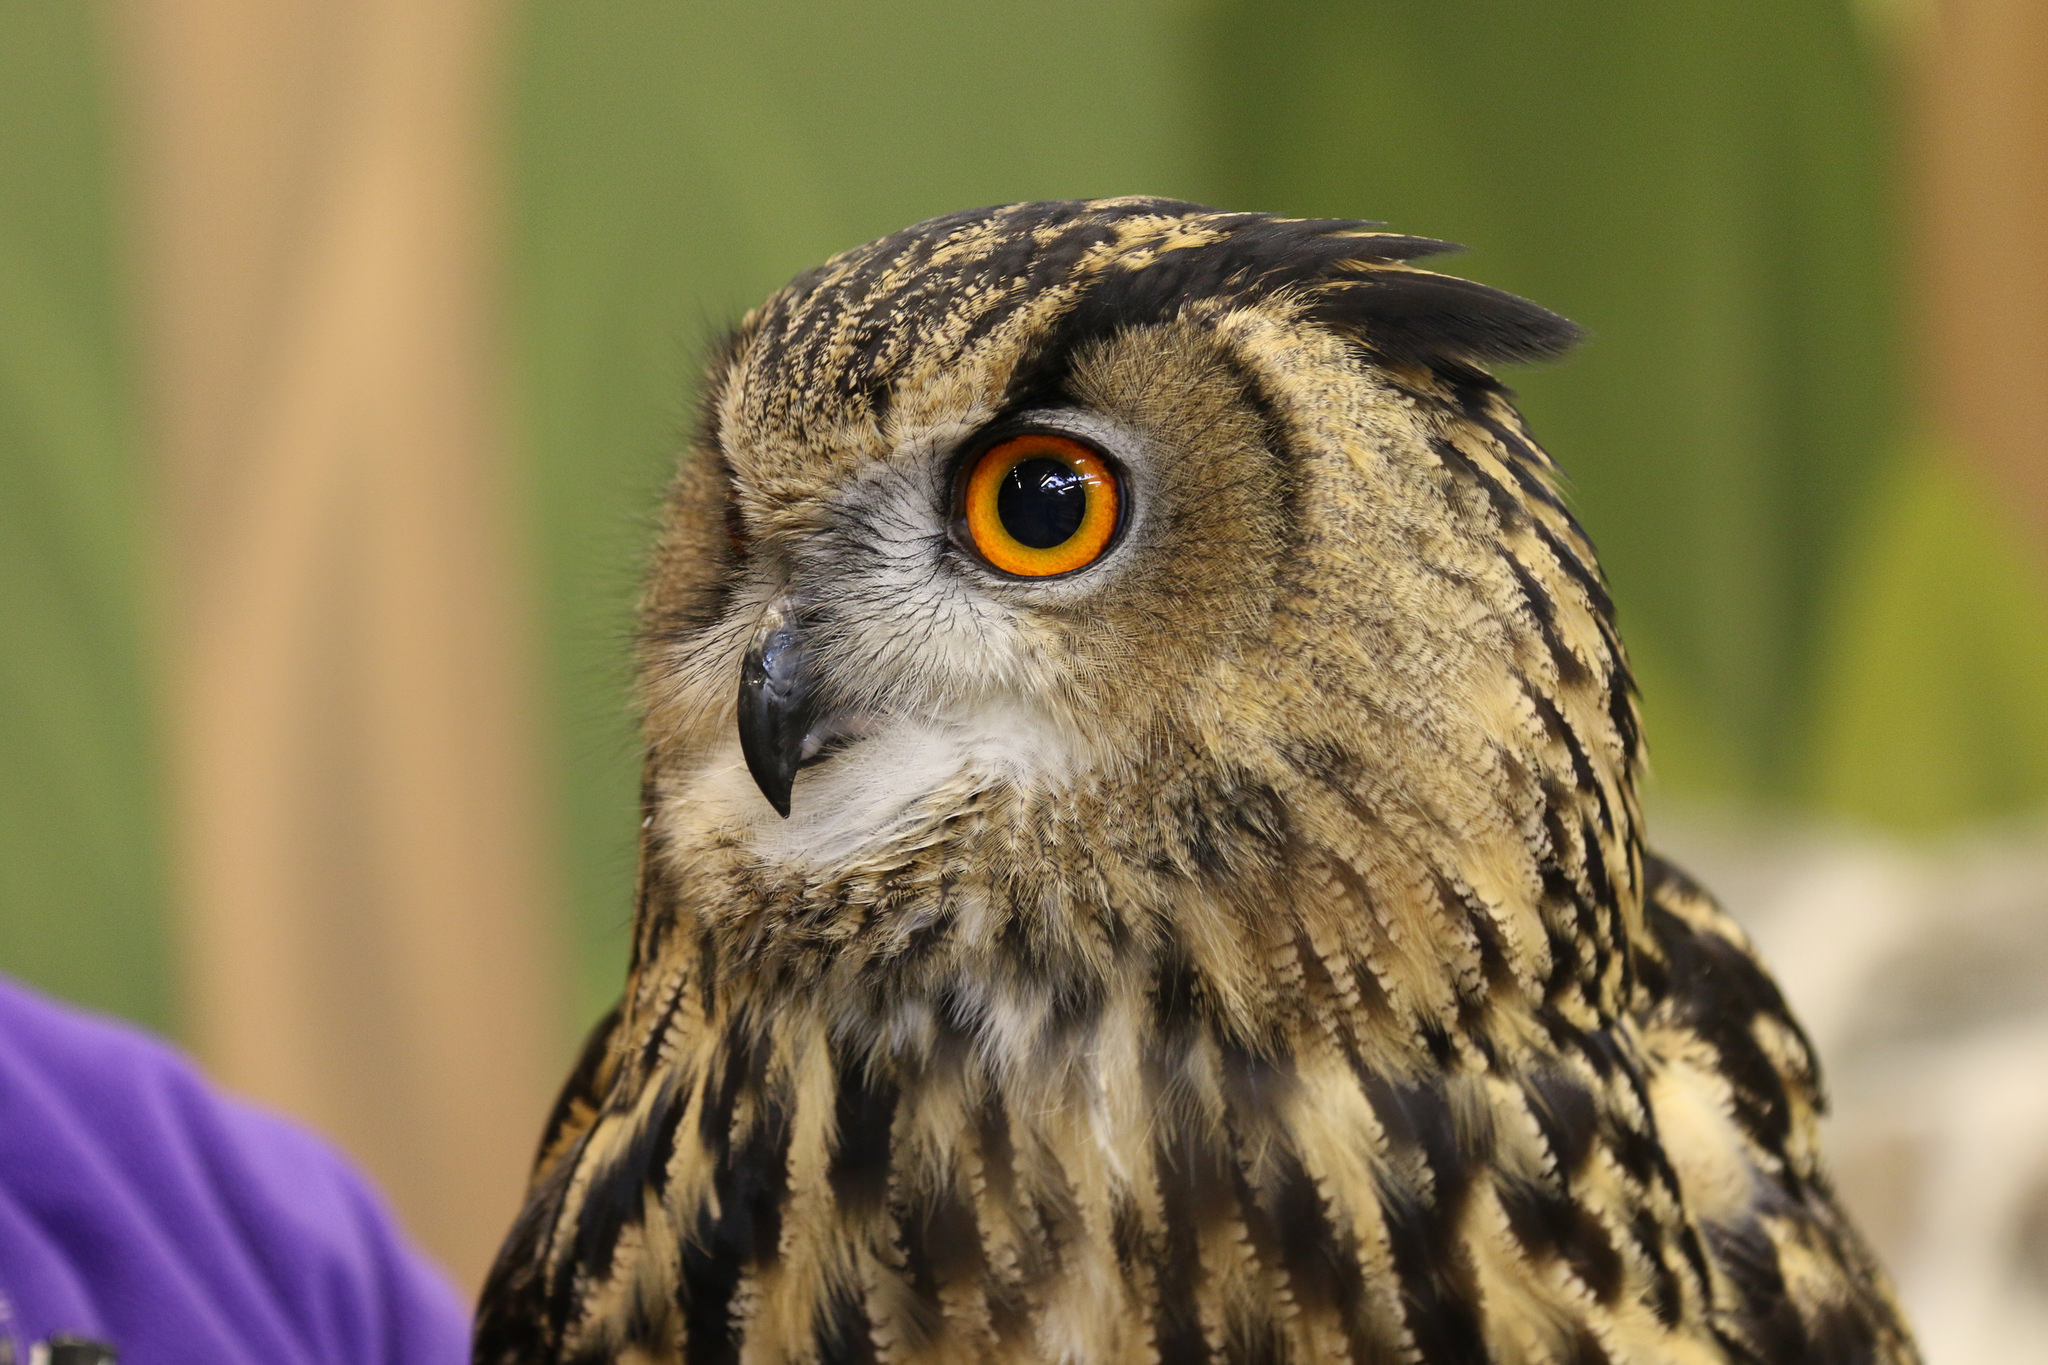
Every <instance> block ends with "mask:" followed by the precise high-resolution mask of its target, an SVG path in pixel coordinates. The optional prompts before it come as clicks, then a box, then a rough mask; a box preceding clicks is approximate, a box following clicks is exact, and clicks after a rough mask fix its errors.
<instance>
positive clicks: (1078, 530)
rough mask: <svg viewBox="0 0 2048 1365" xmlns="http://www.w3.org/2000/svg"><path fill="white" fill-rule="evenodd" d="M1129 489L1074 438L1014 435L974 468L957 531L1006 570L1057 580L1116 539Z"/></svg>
mask: <svg viewBox="0 0 2048 1365" xmlns="http://www.w3.org/2000/svg"><path fill="white" fill-rule="evenodd" d="M1122 514H1123V494H1122V489H1121V487H1120V484H1119V482H1118V479H1117V475H1116V471H1115V470H1113V469H1111V468H1110V465H1109V462H1108V461H1107V460H1105V459H1104V458H1103V457H1102V456H1101V455H1099V454H1097V453H1096V452H1095V451H1094V450H1092V449H1090V448H1089V447H1088V446H1086V445H1083V444H1082V443H1081V442H1079V441H1076V440H1074V439H1073V438H1072V437H1068V436H1056V435H1054V434H1052V433H1051V432H1043V431H1033V432H1026V433H1024V434H1023V435H1020V436H1011V437H1007V438H1005V439H1004V440H1001V441H998V442H996V443H995V444H994V445H992V446H990V447H989V448H988V449H987V450H984V451H982V452H981V453H980V454H979V455H977V456H975V457H974V459H973V460H972V461H971V462H970V463H969V464H968V466H967V474H966V477H965V478H964V479H963V480H962V481H961V484H960V495H959V511H958V514H957V517H956V530H958V531H961V532H964V533H965V538H966V540H967V542H968V543H969V544H970V545H971V546H972V547H973V549H974V551H975V553H976V554H978V555H980V556H981V558H982V559H983V560H984V561H985V562H986V563H987V564H988V566H989V567H990V568H992V569H995V570H996V571H997V572H999V573H1006V574H1010V575H1012V576H1014V577H1017V578H1051V577H1053V576H1055V575H1057V574H1066V573H1072V572H1074V571H1075V570H1076V569H1085V568H1087V567H1088V566H1089V565H1090V564H1093V563H1094V562H1095V561H1096V560H1098V559H1100V558H1101V557H1102V552H1103V551H1104V550H1107V549H1108V548H1109V543H1110V542H1111V541H1112V540H1114V539H1115V538H1116V531H1117V524H1118V522H1119V521H1120V520H1121V518H1122Z"/></svg>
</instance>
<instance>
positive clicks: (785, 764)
mask: <svg viewBox="0 0 2048 1365" xmlns="http://www.w3.org/2000/svg"><path fill="white" fill-rule="evenodd" d="M809 665H810V658H809V653H808V651H806V649H805V648H804V642H803V637H802V635H801V633H800V632H799V630H798V628H797V620H796V616H795V613H794V612H793V611H792V610H791V607H790V603H789V599H788V598H786V597H782V598H777V599H776V600H775V601H774V602H772V603H770V604H769V606H768V609H767V610H766V611H765V612H763V613H762V614H761V623H760V624H759V625H758V626H756V627H755V628H754V639H753V642H752V643H751V644H749V645H748V647H747V657H746V658H745V660H744V661H742V662H741V664H740V752H741V753H742V754H744V755H745V756H746V760H747V771H748V772H750V773H752V774H753V775H754V784H755V785H756V786H758V787H759V788H760V789H761V795H763V796H765V797H767V798H768V804H769V805H771V806H773V807H775V813H776V814H778V815H780V816H782V818H783V819H785V820H786V819H788V818H789V792H790V788H791V787H792V786H794V785H795V783H796V770H797V769H798V768H799V767H801V766H803V758H804V752H803V750H804V740H805V738H806V737H807V736H808V735H809V734H810V731H811V724H812V721H813V720H814V719H815V712H816V705H815V702H814V696H813V690H812V677H811V670H810V666H809Z"/></svg>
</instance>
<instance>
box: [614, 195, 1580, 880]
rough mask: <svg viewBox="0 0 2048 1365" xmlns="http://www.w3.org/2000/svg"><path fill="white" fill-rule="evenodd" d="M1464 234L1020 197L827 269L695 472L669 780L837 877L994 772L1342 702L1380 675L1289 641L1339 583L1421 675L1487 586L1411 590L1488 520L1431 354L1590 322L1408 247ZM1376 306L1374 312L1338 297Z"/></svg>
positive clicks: (711, 404)
mask: <svg viewBox="0 0 2048 1365" xmlns="http://www.w3.org/2000/svg"><path fill="white" fill-rule="evenodd" d="M1434 245H1435V244H1430V243H1419V242H1417V241H1416V239H1410V238H1394V237H1388V236H1384V235H1379V234H1370V233H1365V232H1363V231H1362V230H1361V229H1360V228H1359V227H1358V225H1355V224H1349V223H1339V224H1332V223H1313V222H1311V223H1300V222H1285V221H1281V220H1273V219H1268V218H1264V217H1261V216H1256V215H1223V214H1215V213H1211V212H1209V211H1207V210H1199V209H1195V208H1192V207H1191V206H1186V205H1173V204H1164V203H1161V202H1159V201H1146V200H1136V201H1111V202H1107V203H1093V204H1055V205H1019V206H1012V207H1011V208H1008V209H999V210H988V211H982V212H980V213H975V214H965V215H958V216H956V217H955V218H953V219H942V220H937V221H936V222H934V223H930V224H923V225H920V226H919V227H917V228H912V229H909V230H907V231H906V232H905V233H902V234H898V235H897V236H896V237H894V238H889V239H884V241H882V242H880V243H876V244H874V245H872V246H870V247H868V248H863V249H861V250H860V251H856V252H854V253H849V255H848V256H846V257H842V258H840V259H839V260H837V261H835V262H832V263H829V264H828V265H827V266H826V267H824V268H823V269H822V270H820V271H818V272H814V273H813V274H812V275H810V276H806V277H803V278H800V279H799V280H797V281H796V282H794V283H793V284H792V285H791V286H789V287H788V288H787V289H785V290H784V291H783V292H782V293H780V294H778V295H777V296H776V297H775V298H774V299H771V300H770V301H769V303H768V304H766V305H764V307H763V308H762V309H760V310H757V311H756V313H754V314H753V315H750V317H749V318H748V319H747V321H746V323H745V324H743V326H742V327H741V329H740V330H739V332H738V333H737V334H736V336H735V337H734V338H733V340H732V342H731V344H730V345H729V346H728V348H727V349H726V351H725V352H724V353H723V354H722V355H721V356H720V357H719V359H718V361H717V362H716V363H715V365H714V367H713V374H712V381H711V389H710V395H709V399H708V402H707V405H706V420H705V422H704V429H703V432H702V434H701V437H700V439H699V441H698V443H697V448H696V449H695V451H694V452H693V453H692V455H691V457H690V458H689V459H688V460H687V461H686V464H685V467H684V470H683V473H682V475H681V477H680V479H679V481H678V484H677V487H676V489H675V491H674V494H673V496H672V498H671V502H670V515H669V522H668V525H667V528H666V532H665V536H664V541H663V544H662V546H661V548H660V552H659V554H658V556H657V570H656V574H655V577H654V579H653V581H652V583H651V585H650V591H649V594H648V602H647V620H648V633H647V638H648V647H647V655H646V661H645V667H644V671H643V684H644V699H645V703H646V707H647V711H648V718H649V719H648V727H649V738H650V746H651V752H652V753H653V754H654V756H655V765H656V773H657V779H658V781H657V785H658V787H659V788H660V791H661V793H662V806H663V809H664V810H666V811H667V812H669V816H670V818H672V819H675V820H678V821H686V822H687V825H688V827H689V830H690V831H691V833H692V834H693V835H694V836H696V837H698V838H700V839H701V838H702V837H704V836H705V834H706V832H707V831H709V832H713V834H712V837H713V838H714V839H715V841H716V842H718V843H720V844H721V845H722V846H726V847H736V848H744V849H746V850H748V851H749V855H750V856H752V857H754V858H757V859H760V860H762V861H765V862H768V863H778V864H784V865H789V866H793V867H801V868H805V869H808V870H810V871H812V872H814V873H829V872H830V871H831V870H832V869H833V868H834V867H837V866H843V865H845V864H847V863H848V862H850V861H858V860H859V859H861V858H863V857H865V856H869V855H870V854H872V853H874V852H875V851H876V850H878V849H883V848H887V847H890V846H892V845H897V844H901V843H902V842H903V841H905V840H919V839H929V838H931V837H933V835H932V831H934V830H935V829H942V828H943V827H944V826H945V824H946V822H947V821H948V820H949V819H951V818H953V817H955V816H957V815H958V814H959V813H960V812H961V811H964V810H967V809H970V808H973V807H975V806H977V805H986V804H987V803H988V802H990V801H991V800H992V799H995V798H998V797H1000V798H1003V799H1006V800H1008V801H1010V802H1011V804H1013V805H1019V804H1021V805H1023V806H1033V805H1038V806H1042V805H1043V804H1044V803H1045V802H1046V801H1057V800H1059V799H1061V797H1062V795H1063V794H1068V793H1075V792H1081V791H1088V792H1095V793H1100V792H1102V791H1103V790H1105V789H1116V788H1119V787H1123V786H1127V785H1128V784H1132V783H1135V782H1139V781H1142V780H1143V776H1142V775H1143V774H1144V773H1145V772H1146V771H1147V770H1148V769H1152V768H1157V767H1158V766H1159V765H1161V764H1167V765H1169V766H1170V765H1173V764H1177V763H1182V764H1184V763H1186V762H1189V761H1191V756H1195V755H1203V754H1211V753H1215V752H1218V751H1229V750H1231V749H1232V748H1233V747H1242V746H1243V745H1244V744H1245V743H1247V742H1249V741H1251V740H1253V739H1254V738H1255V737H1260V736H1263V737H1264V738H1267V739H1270V738H1272V737H1273V736H1274V735H1275V734H1281V733H1287V732H1289V728H1290V726H1291V727H1292V732H1293V733H1295V734H1297V735H1299V736H1312V735H1313V734H1314V733H1315V732H1316V730H1317V729H1318V727H1322V726H1327V724H1328V723H1329V715H1328V712H1329V709H1330V708H1331V707H1337V708H1340V709H1342V708H1344V707H1347V706H1355V705H1356V704H1357V703H1358V702H1359V701H1360V700H1361V698H1362V697H1363V696H1365V695H1366V694H1369V693H1371V692H1372V691H1373V680H1372V679H1371V678H1365V677H1360V676H1354V675H1357V674H1358V673H1359V668H1358V666H1357V661H1356V660H1353V659H1349V658H1346V657H1343V651H1341V650H1339V651H1337V652H1336V653H1332V652H1331V651H1329V650H1323V649H1318V648H1313V647H1310V648H1303V647H1300V643H1301V642H1300V640H1298V639H1290V636H1302V637H1304V638H1310V637H1313V636H1314V635H1315V634H1316V632H1315V631H1314V630H1309V631H1307V632H1305V633H1304V631H1303V630H1302V629H1301V625H1302V622H1301V620H1300V617H1301V613H1302V605H1303V604H1304V603H1307V602H1315V601H1318V600H1320V601H1323V602H1325V604H1326V605H1331V606H1335V605H1337V604H1338V599H1341V603H1343V604H1350V605H1352V606H1356V607H1359V608H1360V613H1361V614H1359V615H1358V616H1357V617H1356V619H1355V620H1352V621H1350V622H1348V623H1347V622H1346V620H1345V619H1344V618H1343V617H1342V616H1341V614H1339V615H1336V616H1326V619H1325V624H1326V625H1328V626H1329V627H1332V628H1336V629H1342V628H1344V627H1345V626H1346V625H1347V624H1349V625H1350V626H1352V627H1354V628H1355V629H1356V630H1357V631H1358V632H1360V633H1361V635H1362V637H1363V638H1365V639H1368V640H1372V641H1374V642H1375V643H1376V645H1377V647H1378V648H1379V650H1380V652H1381V655H1382V657H1381V658H1379V659H1378V661H1377V662H1376V663H1375V662H1373V661H1366V672H1368V673H1370V672H1372V671H1373V670H1375V669H1377V670H1379V671H1380V672H1381V674H1382V675H1383V676H1382V677H1381V678H1380V679H1379V682H1380V683H1382V684H1384V685H1385V686H1387V687H1391V688H1393V689H1394V690H1395V691H1398V690H1399V689H1400V688H1402V687H1407V688H1410V689H1411V690H1412V689H1413V688H1414V687H1416V686H1417V685H1418V684H1417V683H1416V680H1415V678H1414V677H1413V676H1411V675H1412V671H1413V669H1412V663H1413V661H1412V660H1409V659H1407V658H1406V657H1405V656H1406V655H1408V654H1413V653H1414V652H1415V650H1416V648H1417V642H1418V640H1422V639H1424V638H1425V637H1427V638H1429V639H1435V638H1436V637H1438V636H1444V637H1446V638H1447V639H1448V638H1450V637H1454V636H1455V635H1456V634H1457V633H1458V632H1459V631H1461V630H1462V631H1467V632H1470V630H1471V628H1472V625H1473V622H1472V621H1471V620H1469V619H1449V618H1469V617H1471V616H1472V615H1473V614H1474V612H1475V610H1476V608H1474V606H1473V605H1472V601H1470V600H1467V599H1471V598H1472V596H1473V595H1472V594H1471V593H1466V594H1465V595H1464V597H1463V598H1461V597H1460V596H1459V594H1458V593H1456V592H1455V591H1452V592H1447V593H1442V594H1439V595H1440V596H1441V597H1442V598H1443V600H1442V601H1441V602H1437V603H1434V604H1430V605H1429V606H1428V607H1427V608H1426V609H1425V610H1424V614H1425V615H1427V614H1428V613H1429V612H1436V613H1437V614H1438V615H1439V616H1440V617H1443V616H1444V615H1445V613H1448V617H1446V618H1445V619H1438V620H1434V621H1424V622H1420V623H1418V622H1415V621H1408V622H1405V623H1404V622H1403V621H1402V620H1401V619H1400V617H1401V613H1402V609H1403V608H1404V606H1407V605H1409V604H1410V601H1411V599H1413V597H1414V595H1415V592H1416V583H1415V578H1416V574H1417V572H1418V561H1420V560H1427V559H1430V558H1432V557H1434V558H1435V559H1438V560H1441V561H1443V564H1444V566H1446V570H1447V572H1449V573H1451V574H1453V575H1455V574H1456V573H1457V572H1458V571H1459V566H1458V561H1459V557H1460V552H1461V547H1460V546H1458V545H1454V544H1448V543H1444V544H1435V545H1431V544H1426V543H1423V542H1424V541H1426V540H1427V538H1428V537H1429V536H1430V535H1435V536H1436V537H1437V539H1438V540H1439V541H1446V540H1447V539H1448V540H1449V541H1455V540H1456V539H1457V536H1456V534H1455V531H1456V522H1457V518H1455V517H1452V518H1449V519H1448V520H1447V519H1446V518H1445V517H1444V516H1443V515H1442V514H1443V512H1444V510H1445V506H1446V503H1445V498H1446V494H1445V493H1444V491H1443V490H1442V489H1441V488H1433V487H1432V485H1431V482H1430V481H1431V477H1432V470H1436V469H1437V468H1438V466H1440V464H1441V458H1440V457H1439V456H1436V455H1433V454H1432V453H1431V448H1430V442H1431V440H1432V439H1436V437H1435V435H1434V433H1433V432H1432V430H1431V429H1430V428H1431V419H1430V416H1429V413H1428V412H1427V411H1425V410H1424V409H1425V408H1426V407H1427V405H1423V406H1422V407H1420V408H1419V407H1418V403H1417V400H1416V395H1415V389H1416V387H1417V386H1418V385H1419V386H1421V387H1423V388H1426V389H1428V388H1438V389H1440V388H1442V387H1443V385H1442V383H1441V381H1439V380H1438V379H1437V378H1435V376H1434V372H1433V371H1432V370H1431V368H1430V365H1429V363H1427V362H1428V359H1431V358H1433V359H1434V360H1436V361H1437V362H1438V363H1442V364H1451V365H1457V366H1462V367H1464V368H1465V370H1466V371H1467V372H1468V373H1474V374H1476V372H1473V371H1470V369H1469V360H1468V359H1467V357H1471V356H1474V355H1475V354H1476V353H1481V352H1484V351H1485V348H1486V347H1488V346H1490V347H1491V348H1492V351H1493V353H1501V352H1508V353H1515V348H1516V347H1517V346H1519V347H1520V348H1521V349H1522V351H1525V352H1533V351H1537V350H1541V349H1543V347H1545V346H1555V345H1557V344H1561V338H1562V337H1563V336H1564V335H1565V333H1564V332H1563V331H1562V329H1563V327H1564V324H1562V323H1561V322H1559V321H1558V320H1556V319H1553V318H1551V317H1550V315H1548V314H1542V313H1541V311H1540V310H1537V309H1534V308H1533V306H1532V305H1527V304H1523V303H1521V302H1520V301H1519V300H1509V299H1508V298H1507V296H1504V295H1498V294H1494V293H1493V292H1492V291H1480V290H1478V289H1477V287H1476V286H1468V285H1466V284H1465V283H1464V282H1463V281H1455V280H1447V278H1446V277H1442V276H1436V275H1430V274H1426V273H1424V272H1420V271H1415V270H1410V269H1407V268H1405V267H1400V266H1398V265H1396V264H1394V262H1395V261H1397V260H1398V259H1400V258H1402V257H1405V256H1412V255H1416V254H1420V252H1421V250H1423V249H1424V248H1425V247H1432V246H1434ZM1376 291H1377V292H1376ZM1404 291H1406V292H1405V293H1404ZM1367 303H1371V304H1374V305H1377V306H1379V307H1380V308H1381V310H1382V311H1383V312H1384V313H1385V314H1386V316H1387V319H1388V320H1387V321H1386V322H1385V323H1384V324H1383V325H1380V326H1378V327H1377V328H1376V329H1366V328H1362V327H1361V326H1360V324H1359V322H1358V320H1356V319H1349V320H1347V319H1345V318H1343V317H1341V316H1339V314H1341V313H1342V311H1343V309H1344V308H1345V307H1350V308H1351V309H1352V310H1353V311H1356V310H1357V309H1358V308H1359V307H1361V306H1363V305H1365V304H1367ZM1431 307H1434V308H1435V310H1436V315H1435V316H1433V317H1432V316H1426V314H1427V312H1428V310H1429V309H1430V308H1431ZM1518 328H1519V329H1520V330H1519V331H1518V330H1517V329H1518ZM1432 329H1434V331H1435V332H1436V333H1437V335H1436V337H1435V339H1434V341H1432V342H1430V343H1429V344H1431V345H1435V346H1437V347H1438V348H1439V351H1440V354H1438V355H1436V356H1434V357H1425V355H1424V352H1425V350H1426V346H1425V343H1424V341H1423V339H1422V337H1421V336H1420V333H1424V332H1430V331H1431V330H1432ZM1489 329H1490V330H1489ZM1546 329H1547V330H1546ZM1446 337H1448V338H1449V340H1445V338H1446ZM1404 376H1405V378H1404ZM1439 424H1441V423H1439ZM1447 526H1448V527H1451V528H1452V529H1451V531H1450V532H1446V530H1445V528H1446V527H1447ZM1485 529H1486V528H1484V527H1481V526H1479V525H1477V523H1476V522H1475V524H1474V525H1473V527H1472V528H1471V530H1472V532H1473V534H1474V536H1475V537H1476V536H1479V535H1480V534H1481V533H1482V532H1483V531H1484V530H1485ZM1361 538H1363V540H1362V539H1361ZM1365 541H1370V542H1372V543H1370V544H1366V543H1364V542H1365ZM1465 548H1468V549H1469V548H1470V547H1465ZM1484 553H1485V552H1484V551H1483V550H1481V549H1472V550H1471V553H1469V554H1466V555H1465V557H1466V558H1468V559H1469V558H1472V557H1473V556H1475V555H1477V556H1481V557H1483V555H1484ZM1481 633H1482V634H1483V632H1481ZM1353 643H1354V644H1355V643H1357V642H1356V641H1354V642H1353ZM1468 643H1469V642H1468ZM1447 648H1448V653H1449V655H1451V656H1453V657H1451V658H1450V659H1449V660H1448V661H1446V660H1445V659H1438V660H1437V661H1436V663H1435V665H1434V666H1435V667H1436V668H1437V670H1438V672H1439V673H1440V674H1444V675H1445V678H1443V679H1440V680H1439V681H1444V680H1445V679H1447V680H1448V683H1449V685H1450V686H1451V687H1453V689H1455V687H1456V686H1457V680H1456V678H1455V677H1454V676H1451V675H1454V674H1455V672H1456V659H1455V657H1454V656H1455V655H1456V653H1457V650H1456V648H1454V647H1447ZM1404 669H1408V670H1409V674H1410V675H1404V674H1403V670H1404ZM1333 678H1334V679H1336V680H1337V682H1338V683H1339V684H1340V685H1338V686H1336V687H1335V688H1334V690H1333V688H1332V686H1331V685H1330V684H1331V680H1332V679H1333ZM1420 685H1421V686H1424V687H1427V686H1428V685H1429V684H1428V682H1427V681H1426V680H1425V681H1424V682H1423V683H1422V684H1420ZM1294 712H1300V713H1301V714H1300V715H1299V716H1298V717H1297V718H1294V719H1290V714H1291V713H1294Z"/></svg>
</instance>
